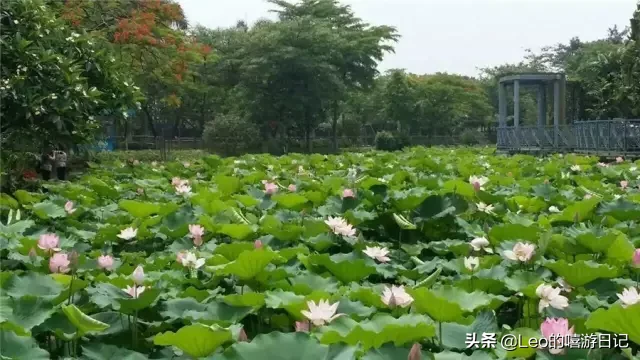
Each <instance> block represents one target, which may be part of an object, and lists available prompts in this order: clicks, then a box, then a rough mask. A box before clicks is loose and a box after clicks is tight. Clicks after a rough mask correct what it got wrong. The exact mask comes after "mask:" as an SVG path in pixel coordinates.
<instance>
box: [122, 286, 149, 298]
mask: <svg viewBox="0 0 640 360" xmlns="http://www.w3.org/2000/svg"><path fill="white" fill-rule="evenodd" d="M144 289H145V287H144V286H135V285H133V286H127V288H126V289H122V290H123V291H124V292H126V293H127V294H129V296H131V297H132V298H134V299H137V298H138V297H139V296H140V294H142V293H143V292H144Z"/></svg>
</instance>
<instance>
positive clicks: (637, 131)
mask: <svg viewBox="0 0 640 360" xmlns="http://www.w3.org/2000/svg"><path fill="white" fill-rule="evenodd" d="M497 132H498V134H497V135H498V139H497V148H498V150H507V151H535V150H540V151H549V152H569V151H574V152H586V153H609V154H613V153H615V154H630V153H638V154H640V119H638V120H636V119H633V120H593V121H579V122H575V123H573V124H570V125H561V126H520V127H499V128H498V129H497Z"/></svg>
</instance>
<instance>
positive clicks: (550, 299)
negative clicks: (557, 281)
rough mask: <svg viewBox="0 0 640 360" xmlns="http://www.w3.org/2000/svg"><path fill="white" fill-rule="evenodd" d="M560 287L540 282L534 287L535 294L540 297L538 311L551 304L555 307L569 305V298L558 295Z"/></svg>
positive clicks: (563, 307)
mask: <svg viewBox="0 0 640 360" xmlns="http://www.w3.org/2000/svg"><path fill="white" fill-rule="evenodd" d="M560 291H561V289H560V288H554V287H553V286H551V285H546V284H540V285H539V286H538V287H537V288H536V295H538V297H540V303H538V312H542V310H544V309H545V308H547V307H549V306H551V307H552V308H555V309H559V310H562V309H565V308H567V307H568V306H569V299H567V298H566V297H564V296H562V295H560Z"/></svg>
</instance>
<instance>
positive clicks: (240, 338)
mask: <svg viewBox="0 0 640 360" xmlns="http://www.w3.org/2000/svg"><path fill="white" fill-rule="evenodd" d="M242 341H244V342H249V337H248V336H247V333H246V332H245V331H244V328H242V329H240V335H238V342H242Z"/></svg>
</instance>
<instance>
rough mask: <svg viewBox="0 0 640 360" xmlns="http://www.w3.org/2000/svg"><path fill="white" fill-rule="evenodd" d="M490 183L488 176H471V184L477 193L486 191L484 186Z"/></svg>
mask: <svg viewBox="0 0 640 360" xmlns="http://www.w3.org/2000/svg"><path fill="white" fill-rule="evenodd" d="M488 182H489V178H488V177H486V176H475V175H471V176H469V184H471V185H473V189H474V190H475V191H480V190H484V188H483V186H484V185H485V184H486V183H488Z"/></svg>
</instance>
